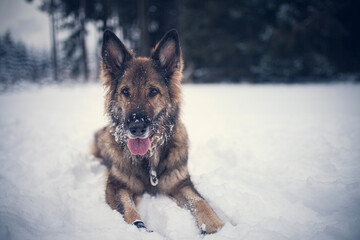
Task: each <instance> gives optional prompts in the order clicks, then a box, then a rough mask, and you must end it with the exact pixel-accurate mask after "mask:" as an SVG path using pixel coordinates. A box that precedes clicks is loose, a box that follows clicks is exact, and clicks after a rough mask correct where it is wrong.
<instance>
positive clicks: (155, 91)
mask: <svg viewBox="0 0 360 240" xmlns="http://www.w3.org/2000/svg"><path fill="white" fill-rule="evenodd" d="M158 94H159V90H157V89H156V88H151V89H150V92H149V96H150V97H155V96H156V95H158Z"/></svg>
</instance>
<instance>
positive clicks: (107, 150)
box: [92, 30, 224, 233]
mask: <svg viewBox="0 0 360 240" xmlns="http://www.w3.org/2000/svg"><path fill="white" fill-rule="evenodd" d="M181 55H182V53H181V48H180V44H179V37H178V34H177V32H176V30H171V31H169V32H168V33H167V34H166V35H165V36H164V37H163V38H162V39H161V40H160V42H159V43H158V44H157V45H156V47H155V48H154V49H153V50H152V53H151V56H150V57H149V58H144V57H135V56H134V54H133V53H132V52H131V51H129V50H128V49H127V48H126V47H125V45H124V44H123V43H122V42H121V41H120V39H119V38H117V37H116V35H115V34H114V33H113V32H111V31H109V30H106V31H105V32H104V36H103V45H102V50H101V56H102V61H101V70H102V78H103V81H104V85H105V87H106V89H107V94H106V101H105V111H106V114H107V115H108V117H109V121H110V123H109V125H107V126H106V127H104V128H103V129H101V130H99V131H97V132H96V134H95V141H94V144H93V150H92V152H93V154H94V156H96V157H98V158H101V159H102V162H103V164H104V165H105V166H106V167H107V168H108V179H107V183H106V191H105V195H106V197H105V198H106V202H107V203H108V204H109V205H110V207H111V208H112V209H114V210H117V211H118V212H120V213H121V214H122V215H123V217H124V220H125V222H127V223H129V224H134V225H135V226H136V227H138V228H145V229H146V227H145V224H144V223H143V221H142V220H141V217H140V215H139V214H138V213H137V211H136V207H135V204H136V202H137V198H138V197H141V195H143V194H144V193H149V194H153V195H155V194H163V195H167V196H169V197H170V198H171V199H173V200H174V201H175V202H176V203H177V204H178V205H179V206H181V207H185V208H187V209H189V210H190V211H191V213H192V214H193V215H194V217H195V219H196V222H197V225H198V226H199V228H200V230H201V232H202V233H215V232H216V231H218V230H219V229H221V228H222V227H223V225H224V224H223V223H222V221H221V220H220V219H219V218H218V217H217V215H216V214H215V212H214V211H213V210H212V208H211V207H210V206H209V205H208V203H207V202H206V201H205V199H204V198H203V197H202V196H201V195H200V194H199V193H198V191H197V190H196V189H195V187H194V185H193V183H192V182H191V180H190V176H189V171H188V168H187V161H188V135H187V132H186V129H185V126H184V124H183V123H182V122H181V119H180V117H179V113H180V107H181V88H180V87H181V79H182V70H183V62H182V56H181Z"/></svg>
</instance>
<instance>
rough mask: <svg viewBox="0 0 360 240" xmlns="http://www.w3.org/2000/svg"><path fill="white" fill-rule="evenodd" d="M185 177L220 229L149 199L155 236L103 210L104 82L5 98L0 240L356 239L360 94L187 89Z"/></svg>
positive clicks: (343, 88) (349, 88)
mask: <svg viewBox="0 0 360 240" xmlns="http://www.w3.org/2000/svg"><path fill="white" fill-rule="evenodd" d="M183 89H184V104H183V111H182V116H183V120H184V122H185V125H186V126H187V129H188V132H189V136H190V144H191V148H190V158H189V171H190V174H191V176H192V180H193V182H194V183H195V186H196V187H197V188H198V190H199V192H200V193H201V194H202V195H203V196H204V197H205V198H206V199H207V200H208V202H209V203H210V205H211V206H212V207H213V208H214V210H215V211H216V213H217V214H218V215H219V216H220V218H221V219H222V220H223V221H224V222H225V226H224V228H223V229H222V230H221V231H220V232H218V233H216V234H213V235H206V236H204V237H202V236H200V233H199V230H198V229H197V226H196V224H195V220H194V218H193V217H192V215H191V214H190V212H189V211H187V210H185V209H182V208H179V207H178V206H177V205H176V204H175V203H174V202H173V201H172V200H170V199H168V198H167V197H165V196H157V197H153V196H150V195H147V194H146V195H144V197H143V199H142V201H141V202H140V204H139V206H138V211H139V213H140V215H141V216H142V218H143V220H144V222H145V224H146V225H147V226H148V228H149V229H151V230H154V232H153V233H147V232H146V231H139V230H138V229H136V228H135V227H133V226H131V225H128V224H126V223H125V222H124V221H123V219H122V217H121V215H120V214H119V213H117V212H116V211H112V210H111V209H110V207H108V206H107V204H106V203H105V200H104V188H105V185H104V183H105V168H104V167H103V166H101V165H100V164H99V162H98V161H97V160H95V159H94V158H92V157H91V156H89V154H88V152H89V151H88V150H89V145H90V142H91V139H92V137H93V133H94V132H95V130H97V129H98V128H100V127H102V126H103V125H104V124H105V123H106V118H105V117H104V115H103V101H104V99H103V97H104V90H103V88H102V87H101V86H100V85H98V84H87V85H75V86H45V87H42V88H36V87H34V88H30V89H27V90H22V91H18V92H8V93H3V94H2V95H0V162H1V168H0V192H1V194H0V239H37V240H38V239H208V240H210V239H211V240H219V239H301V240H303V239H318V240H321V239H324V240H325V239H326V240H331V239H354V240H355V239H360V229H359V226H360V204H359V203H360V147H359V146H360V145H359V142H360V107H359V103H360V86H359V85H352V84H348V85H347V84H334V85H292V86H285V85H263V86H261V85H257V86H253V85H185V86H184V88H183Z"/></svg>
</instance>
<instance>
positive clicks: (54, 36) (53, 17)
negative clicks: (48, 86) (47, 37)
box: [50, 0, 58, 81]
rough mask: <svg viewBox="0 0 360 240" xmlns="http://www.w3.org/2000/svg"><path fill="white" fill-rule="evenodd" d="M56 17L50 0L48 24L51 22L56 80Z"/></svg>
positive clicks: (56, 75)
mask: <svg viewBox="0 0 360 240" xmlns="http://www.w3.org/2000/svg"><path fill="white" fill-rule="evenodd" d="M55 21H56V19H55V6H54V0H51V2H50V24H51V27H50V28H51V29H50V30H51V53H52V54H51V58H52V68H53V78H54V80H55V81H58V64H57V49H56V22H55Z"/></svg>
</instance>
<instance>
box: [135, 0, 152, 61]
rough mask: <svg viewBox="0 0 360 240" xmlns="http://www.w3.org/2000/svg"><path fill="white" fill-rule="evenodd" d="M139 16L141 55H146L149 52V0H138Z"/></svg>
mask: <svg viewBox="0 0 360 240" xmlns="http://www.w3.org/2000/svg"><path fill="white" fill-rule="evenodd" d="M137 3H138V16H139V28H140V49H139V55H140V56H146V55H147V54H149V52H150V49H149V31H148V18H147V7H148V4H147V0H138V2H137Z"/></svg>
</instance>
